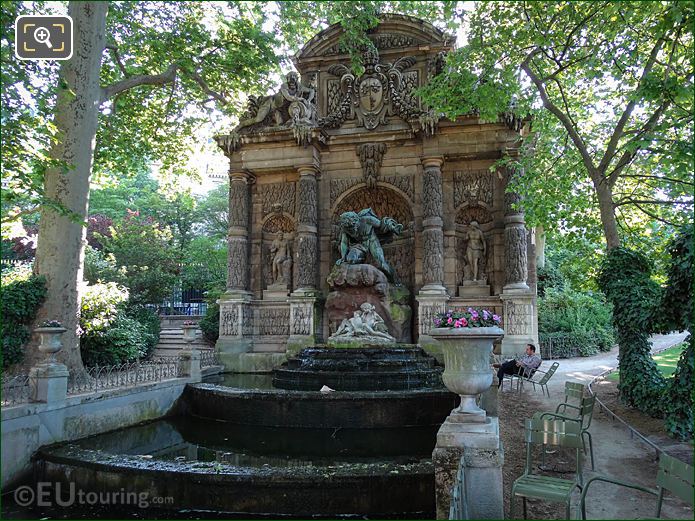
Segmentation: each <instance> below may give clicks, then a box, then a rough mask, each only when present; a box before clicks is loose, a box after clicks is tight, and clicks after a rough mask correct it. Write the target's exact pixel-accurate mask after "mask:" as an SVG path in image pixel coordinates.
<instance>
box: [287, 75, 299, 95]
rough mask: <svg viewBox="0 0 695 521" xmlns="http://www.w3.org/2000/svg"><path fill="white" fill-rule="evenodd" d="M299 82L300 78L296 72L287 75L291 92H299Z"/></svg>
mask: <svg viewBox="0 0 695 521" xmlns="http://www.w3.org/2000/svg"><path fill="white" fill-rule="evenodd" d="M298 82H299V77H298V76H297V73H296V72H290V73H289V74H288V75H287V86H288V87H289V89H290V91H292V92H294V91H295V90H297V83H298Z"/></svg>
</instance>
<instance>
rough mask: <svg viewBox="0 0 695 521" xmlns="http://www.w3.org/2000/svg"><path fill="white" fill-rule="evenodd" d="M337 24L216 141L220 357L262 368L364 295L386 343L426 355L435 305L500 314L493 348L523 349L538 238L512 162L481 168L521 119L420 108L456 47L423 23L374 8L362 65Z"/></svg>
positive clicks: (331, 325)
mask: <svg viewBox="0 0 695 521" xmlns="http://www.w3.org/2000/svg"><path fill="white" fill-rule="evenodd" d="M341 32H342V29H341V28H340V26H338V25H335V26H331V27H329V28H328V29H326V30H324V31H323V32H321V33H320V34H318V35H317V36H316V37H315V38H313V39H311V40H310V41H309V42H308V43H307V44H306V45H305V46H304V48H303V49H302V50H301V51H300V52H299V53H298V54H297V55H296V56H295V57H294V64H295V67H296V69H297V72H296V73H295V72H293V73H290V74H288V75H287V78H286V79H285V81H284V82H283V83H282V85H281V86H280V88H279V90H278V91H277V92H276V93H273V94H271V95H269V96H265V97H260V98H251V99H250V100H249V107H248V110H247V114H246V115H245V116H244V117H243V118H242V120H241V123H240V124H239V125H238V126H237V127H236V128H235V129H233V130H232V131H231V132H229V133H227V134H225V135H220V136H216V140H217V143H218V145H219V147H220V148H221V149H222V150H223V151H224V154H225V155H226V162H227V165H228V169H229V183H230V185H229V186H230V188H229V210H230V211H229V239H228V242H229V259H228V260H229V262H228V277H227V290H226V292H225V293H224V295H222V297H221V298H220V337H219V341H218V343H217V349H218V351H219V355H220V360H221V361H222V362H223V363H224V364H225V366H226V367H227V369H228V370H233V371H241V372H245V371H246V372H257V371H269V370H271V369H273V368H276V367H278V366H279V365H280V364H282V363H283V362H284V361H285V360H286V359H287V358H288V357H290V356H293V355H294V354H296V353H297V352H298V351H299V350H300V349H302V348H304V347H308V346H316V345H320V344H325V343H327V341H328V339H329V338H330V337H331V335H333V334H335V333H336V331H337V329H338V328H339V327H340V326H341V324H342V321H343V320H344V319H346V318H348V319H349V318H352V317H353V314H354V312H355V311H357V310H358V309H359V306H361V305H362V304H363V303H365V302H367V303H369V304H371V305H372V306H374V308H375V312H376V314H378V315H379V316H380V317H381V318H382V319H383V321H384V324H385V325H386V330H387V331H388V334H389V335H391V336H393V337H394V338H395V339H396V341H397V342H399V343H417V344H419V345H421V346H422V347H423V348H425V349H427V350H428V351H430V352H431V353H432V354H434V355H435V356H439V355H440V353H439V350H438V347H437V344H436V342H435V341H434V340H433V339H432V337H431V336H430V335H429V332H430V329H431V328H432V316H433V315H434V314H436V313H437V312H439V311H442V310H445V309H458V308H467V307H469V306H472V307H479V308H486V309H489V310H492V311H494V312H495V313H497V314H498V315H500V316H502V317H503V327H504V329H505V332H506V335H505V337H504V340H503V341H502V344H501V346H498V347H497V349H501V352H502V353H503V354H505V355H507V354H514V353H517V352H521V351H522V350H523V346H524V345H525V343H526V342H535V341H536V340H537V336H538V335H537V321H536V294H535V280H536V279H535V257H534V256H535V253H534V242H535V239H534V234H533V232H532V231H531V230H528V229H527V228H526V225H525V221H524V213H523V209H522V205H521V204H519V203H521V201H520V200H519V198H518V196H517V195H516V194H515V193H513V192H508V191H507V186H508V185H509V183H510V180H511V178H512V176H513V175H516V173H515V172H513V171H512V170H507V169H505V168H504V167H494V165H495V163H496V162H497V161H498V160H500V159H502V158H505V157H513V156H515V155H516V154H518V153H519V146H520V139H521V137H522V136H523V135H524V133H525V132H526V131H527V126H526V123H525V122H524V121H520V120H518V119H516V118H514V117H511V116H508V115H505V114H502V115H500V118H499V120H498V121H496V122H483V121H481V120H480V118H479V117H478V116H477V115H475V114H470V115H468V116H461V117H459V118H457V119H456V120H455V121H450V120H447V119H444V118H443V117H440V115H439V114H437V113H435V112H433V111H432V110H430V108H429V107H427V106H426V105H424V104H423V103H422V101H421V100H420V99H419V98H418V97H417V96H416V94H415V91H416V89H417V88H419V87H421V86H423V85H425V84H426V83H428V82H429V81H430V79H431V78H432V77H433V76H434V75H436V74H437V73H438V72H439V71H440V70H441V68H442V67H443V66H444V58H445V55H446V53H447V52H449V51H450V50H451V49H452V48H453V42H454V39H453V37H452V36H451V35H448V34H446V33H444V32H442V31H440V30H439V29H437V28H435V27H434V26H432V25H431V24H429V23H427V22H424V21H422V20H417V19H414V18H410V17H407V16H400V15H385V16H383V17H382V20H381V23H380V24H379V25H378V26H377V27H375V28H374V29H373V30H371V31H370V33H369V39H370V40H371V42H372V43H373V46H372V47H370V48H369V49H365V52H364V56H363V63H364V68H365V70H364V72H363V73H362V74H361V75H358V74H355V73H354V72H353V71H352V69H351V68H350V59H349V56H348V55H347V54H345V53H343V51H342V47H341V46H340V43H339V41H340V37H341ZM368 209H371V211H369V210H368ZM387 216H388V217H390V218H392V219H393V223H397V225H398V226H396V224H393V223H392V224H393V226H392V225H391V224H389V221H386V222H385V219H384V217H387ZM374 219H376V220H377V221H379V224H377V223H376V222H374V224H368V223H369V222H370V221H373V220H374ZM358 222H359V225H358V226H359V227H367V226H372V229H373V230H374V234H375V235H376V236H377V237H378V238H379V240H380V245H381V250H382V252H383V254H381V255H380V254H379V252H378V251H377V252H376V253H377V254H376V255H375V251H372V250H371V247H370V246H369V244H364V245H363V246H359V247H353V246H355V244H357V243H360V244H362V242H361V241H362V240H361V239H360V238H354V237H352V235H351V233H348V232H349V230H350V228H351V226H353V223H358ZM281 234H282V235H281ZM384 234H386V235H389V237H388V239H386V240H385V239H384V238H382V237H383V236H384ZM280 237H281V238H280ZM346 239H347V240H346ZM368 242H369V241H367V243H368ZM344 244H345V245H346V246H347V251H346V252H345V254H343V245H344ZM362 256H364V259H362ZM281 259H285V260H281ZM382 260H385V261H386V262H387V264H386V266H384V264H383V263H382ZM336 261H343V262H340V263H339V264H338V265H337V266H336ZM356 280H363V281H365V282H368V284H370V286H369V291H368V292H364V293H365V294H367V295H368V297H367V298H366V299H365V300H362V301H360V300H359V299H353V298H352V297H353V295H354V294H355V293H359V292H360V291H362V290H364V289H366V286H365V287H359V288H358V289H356V286H354V282H355V281H356ZM399 284H400V285H399ZM333 294H336V296H333Z"/></svg>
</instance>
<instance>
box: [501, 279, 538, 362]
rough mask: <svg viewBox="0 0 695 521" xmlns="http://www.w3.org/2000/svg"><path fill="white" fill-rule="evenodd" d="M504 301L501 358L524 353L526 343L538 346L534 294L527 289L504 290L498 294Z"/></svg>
mask: <svg viewBox="0 0 695 521" xmlns="http://www.w3.org/2000/svg"><path fill="white" fill-rule="evenodd" d="M500 299H501V300H502V302H503V303H504V338H503V339H502V346H501V352H500V354H501V355H502V358H513V357H514V356H516V355H522V354H524V350H525V348H526V344H534V345H535V346H536V352H537V353H540V351H539V347H538V332H537V329H536V296H535V295H534V294H533V293H529V292H528V291H511V292H509V291H505V292H504V293H502V294H501V295H500Z"/></svg>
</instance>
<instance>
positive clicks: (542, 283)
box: [536, 262, 566, 297]
mask: <svg viewBox="0 0 695 521" xmlns="http://www.w3.org/2000/svg"><path fill="white" fill-rule="evenodd" d="M536 274H537V277H538V282H537V286H536V287H537V291H538V296H539V297H543V296H544V295H545V292H546V290H548V289H551V288H553V289H557V290H560V291H562V290H563V289H565V286H566V281H565V277H564V276H563V275H562V273H561V272H560V270H558V269H557V268H556V267H555V266H554V265H553V264H551V263H550V262H546V263H545V267H543V268H537V270H536Z"/></svg>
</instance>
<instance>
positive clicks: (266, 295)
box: [263, 282, 290, 301]
mask: <svg viewBox="0 0 695 521" xmlns="http://www.w3.org/2000/svg"><path fill="white" fill-rule="evenodd" d="M289 294H290V293H289V291H288V289H287V284H285V283H283V282H278V283H276V284H271V285H270V286H268V289H264V290H263V300H281V301H284V300H287V296H288V295H289Z"/></svg>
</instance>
